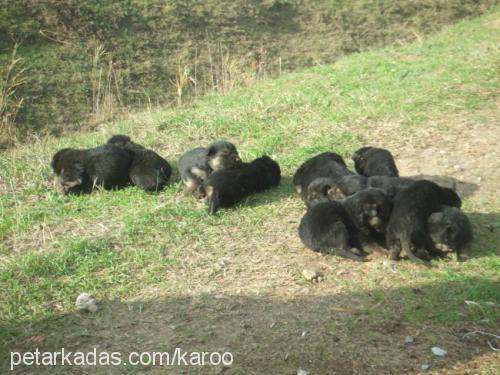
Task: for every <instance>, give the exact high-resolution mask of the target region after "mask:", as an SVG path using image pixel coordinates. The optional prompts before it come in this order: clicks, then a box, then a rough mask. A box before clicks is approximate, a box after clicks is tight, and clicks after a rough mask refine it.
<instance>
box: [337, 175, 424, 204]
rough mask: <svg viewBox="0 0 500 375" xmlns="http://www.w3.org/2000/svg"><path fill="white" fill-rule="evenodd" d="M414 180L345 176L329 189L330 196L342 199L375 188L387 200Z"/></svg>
mask: <svg viewBox="0 0 500 375" xmlns="http://www.w3.org/2000/svg"><path fill="white" fill-rule="evenodd" d="M414 182H415V180H412V179H411V178H405V177H388V176H371V177H364V176H359V175H356V176H345V177H342V178H341V179H340V180H339V181H338V182H337V183H336V184H335V185H334V186H332V187H331V189H332V191H331V193H330V195H331V196H332V197H334V198H335V199H342V198H345V197H348V196H349V195H352V194H354V193H357V192H358V191H361V190H363V189H366V188H370V187H372V188H376V189H380V190H382V191H383V192H384V193H385V194H387V195H388V196H389V198H394V197H395V196H396V194H397V193H399V192H400V191H401V190H403V189H404V188H407V187H408V186H410V185H411V184H412V183H414Z"/></svg>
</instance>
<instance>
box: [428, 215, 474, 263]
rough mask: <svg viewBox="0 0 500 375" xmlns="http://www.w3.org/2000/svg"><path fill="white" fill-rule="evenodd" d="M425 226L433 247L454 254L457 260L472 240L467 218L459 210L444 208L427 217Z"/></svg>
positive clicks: (470, 227)
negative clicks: (426, 225)
mask: <svg viewBox="0 0 500 375" xmlns="http://www.w3.org/2000/svg"><path fill="white" fill-rule="evenodd" d="M427 224H428V228H429V235H430V237H431V239H432V241H433V243H434V246H435V247H436V248H437V249H439V250H441V251H443V252H454V253H455V255H456V258H457V260H460V259H462V255H463V254H462V250H463V249H464V248H466V247H467V245H468V244H469V243H470V242H471V241H472V239H473V234H472V225H471V222H470V221H469V218H468V217H467V216H466V215H465V214H464V213H463V212H462V211H461V210H460V209H458V208H456V207H450V206H446V207H444V210H443V211H441V212H436V213H433V214H432V215H431V216H429V219H428V220H427ZM431 251H432V249H431Z"/></svg>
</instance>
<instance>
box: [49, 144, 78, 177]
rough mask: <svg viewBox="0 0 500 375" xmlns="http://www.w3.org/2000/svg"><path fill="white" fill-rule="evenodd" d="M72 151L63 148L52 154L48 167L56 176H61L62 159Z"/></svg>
mask: <svg viewBox="0 0 500 375" xmlns="http://www.w3.org/2000/svg"><path fill="white" fill-rule="evenodd" d="M72 151H73V149H71V148H63V149H62V150H59V151H57V152H56V153H55V154H54V156H53V157H52V161H51V163H50V166H51V167H52V170H53V171H54V173H55V174H56V175H59V174H61V170H62V169H63V159H64V158H65V157H66V155H68V154H70V153H71V152H72Z"/></svg>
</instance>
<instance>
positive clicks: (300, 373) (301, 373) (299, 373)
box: [297, 368, 309, 375]
mask: <svg viewBox="0 0 500 375" xmlns="http://www.w3.org/2000/svg"><path fill="white" fill-rule="evenodd" d="M297 375H309V371H306V370H304V369H301V368H299V369H298V370H297Z"/></svg>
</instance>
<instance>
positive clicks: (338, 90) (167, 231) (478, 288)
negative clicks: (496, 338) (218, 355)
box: [0, 11, 500, 350]
mask: <svg viewBox="0 0 500 375" xmlns="http://www.w3.org/2000/svg"><path fill="white" fill-rule="evenodd" d="M499 17H500V13H499V12H498V11H497V12H493V13H491V14H489V15H487V16H484V17H480V18H477V19H474V20H471V21H466V22H462V23H460V24H457V25H454V26H452V27H449V28H447V29H446V30H445V31H443V32H442V33H440V34H438V35H436V36H435V37H433V38H431V39H429V40H428V41H425V42H421V43H416V44H412V45H409V46H405V47H400V48H385V49H381V50H374V51H371V52H366V53H361V54H355V55H352V56H349V57H346V58H343V59H341V60H340V61H339V62H338V63H336V64H334V65H323V66H318V67H315V68H311V69H306V70H303V71H300V72H296V73H291V74H286V75H284V76H282V77H280V78H278V79H272V80H265V81H262V82H259V83H258V84H256V85H254V86H252V87H250V88H241V89H237V90H234V91H232V92H230V93H228V94H227V95H224V96H219V95H211V96H207V97H204V98H202V99H200V100H199V101H197V102H196V103H194V104H193V105H192V106H186V107H183V108H178V109H167V110H162V111H159V112H153V113H147V112H146V113H140V114H136V115H133V116H130V117H129V118H127V119H124V120H120V121H118V122H114V123H110V124H106V125H104V126H103V127H102V128H101V129H99V131H95V132H90V133H80V134H71V135H68V136H66V137H63V138H59V139H54V138H52V139H49V138H46V139H41V140H39V141H36V142H34V143H33V144H30V145H20V146H19V147H18V148H16V149H13V150H10V151H9V152H6V153H3V154H2V155H1V157H0V189H1V193H2V194H1V195H0V259H1V263H0V300H1V301H2V303H1V304H0V319H1V321H0V330H1V331H3V332H5V334H2V335H1V337H0V341H1V345H2V346H1V347H2V350H3V349H4V348H9V347H10V346H11V345H13V343H19V340H22V339H23V338H25V336H26V335H27V333H26V332H25V331H23V329H22V327H23V326H26V325H27V324H28V325H29V328H27V330H28V331H27V332H32V331H37V330H38V331H42V332H47V331H51V332H52V335H53V341H52V342H51V345H57V343H59V341H58V340H62V339H63V337H64V335H65V334H64V332H66V331H65V330H67V329H69V328H68V327H69V326H70V325H72V324H73V325H77V326H78V324H79V323H78V319H77V318H75V317H71V318H68V321H67V322H66V323H61V321H60V320H59V318H60V317H61V316H68V314H71V313H73V312H74V307H73V303H74V300H75V298H76V296H77V295H78V294H79V293H80V292H82V291H88V292H91V293H94V294H95V295H96V296H98V298H99V299H102V300H106V299H113V298H118V297H120V298H125V299H126V298H129V297H134V296H141V293H143V292H144V291H145V290H147V289H148V288H158V289H161V290H162V291H164V292H165V293H167V294H172V295H178V294H182V293H183V292H185V291H186V290H191V289H192V290H203V288H205V287H206V288H214V289H217V288H222V290H224V288H228V290H231V291H232V289H230V286H229V285H230V284H232V283H229V284H222V286H221V285H219V282H222V283H223V282H224V278H223V277H222V271H217V272H215V273H213V272H211V269H212V267H213V264H214V263H216V262H218V260H219V259H221V258H224V257H230V258H231V260H232V264H233V266H234V269H232V270H231V271H228V272H232V273H230V275H229V276H228V277H230V278H234V280H233V281H234V282H235V283H236V282H237V281H238V279H239V277H248V276H253V274H252V273H251V272H252V271H251V270H252V264H253V263H252V258H251V256H252V255H253V254H257V255H258V254H261V256H262V254H266V258H267V257H268V258H269V259H270V260H269V262H270V264H272V267H273V268H272V270H273V271H270V272H276V273H277V274H278V275H280V278H284V279H286V280H296V279H297V278H299V279H300V276H297V275H299V274H300V270H298V272H295V271H292V270H290V271H288V270H287V267H288V266H292V267H293V266H294V265H293V264H292V263H289V262H292V261H291V260H289V259H288V257H289V255H288V254H291V255H290V257H291V259H300V257H301V256H302V255H298V254H301V252H305V251H306V250H304V249H303V248H301V246H300V244H299V243H298V242H297V239H296V234H295V231H296V225H297V220H299V218H300V215H301V214H302V212H303V211H302V204H301V202H299V199H298V198H297V197H296V196H295V195H294V192H293V189H292V186H291V181H290V176H291V175H292V173H293V171H294V170H295V168H296V167H297V166H298V165H299V164H300V163H301V162H302V161H303V160H304V159H306V158H307V157H310V156H312V155H314V154H316V153H318V152H321V151H325V150H334V151H336V152H338V153H340V154H341V155H343V156H346V157H348V156H349V155H350V153H352V151H354V150H355V149H356V148H358V147H360V146H361V145H362V144H363V143H364V142H365V141H366V139H368V140H369V139H370V131H372V130H374V129H376V128H377V127H378V126H382V125H380V124H383V123H385V122H390V123H394V124H397V128H396V129H397V130H396V131H397V134H395V135H394V137H399V138H401V139H404V138H405V137H412V134H413V133H414V132H415V131H417V130H418V129H420V128H422V127H425V126H428V127H432V126H436V124H440V125H439V126H443V125H442V122H440V120H443V121H445V119H446V118H447V116H449V115H450V114H453V113H455V112H457V111H460V112H461V113H464V116H466V115H473V114H474V113H476V112H478V111H488V110H491V109H493V108H494V107H495V105H496V104H497V103H498V92H499V82H498V70H497V68H498V58H499V54H498V45H499V44H500V33H499V31H498V27H495V26H494V25H495V21H496V22H497V23H498V21H497V20H498V18H499ZM446 126H449V127H453V124H448V125H446ZM118 132H121V133H128V134H130V135H131V136H133V137H134V138H135V139H136V140H137V141H138V142H140V143H142V144H144V145H146V146H151V147H154V148H155V149H156V150H157V151H159V152H160V154H162V155H163V156H165V157H166V158H167V159H168V160H169V161H173V160H176V159H177V157H178V156H179V155H180V154H181V153H182V152H183V151H185V150H186V149H188V148H190V147H192V146H198V145H200V144H206V143H208V142H209V141H210V140H213V139H217V138H226V139H230V140H232V141H233V142H234V143H235V144H237V146H238V148H239V150H240V152H241V155H242V157H243V158H244V159H246V160H248V159H251V158H253V157H256V156H259V155H260V154H263V153H267V154H270V155H272V156H273V157H274V158H276V159H277V160H278V161H279V163H280V165H281V167H282V170H283V176H284V177H283V183H282V184H281V186H280V187H279V188H277V189H275V190H272V191H269V192H267V193H265V194H260V195H257V196H254V197H250V198H249V199H248V200H246V201H245V202H243V203H242V204H240V205H239V206H238V207H237V208H235V209H228V210H223V211H222V212H221V214H220V215H219V216H216V217H210V216H208V215H207V214H206V211H205V210H206V209H205V206H204V205H203V204H201V203H199V202H197V201H195V200H194V199H192V198H190V197H185V196H183V194H182V187H181V184H180V183H179V182H177V181H175V182H173V183H172V184H171V185H170V186H168V187H167V188H166V190H165V191H164V192H162V193H160V194H158V195H155V194H146V193H144V192H142V191H141V190H139V189H137V188H128V189H124V190H121V191H114V192H97V193H94V194H92V195H88V196H80V197H74V196H69V197H61V196H59V195H58V194H57V193H56V192H55V191H54V189H53V187H52V182H51V179H52V177H51V171H50V159H51V155H52V154H53V153H54V152H55V151H56V150H57V149H59V148H62V147H69V146H70V147H91V146H95V145H98V144H101V143H103V142H104V141H105V139H106V137H108V136H109V135H111V134H113V133H118ZM389 136H390V135H389ZM474 199H475V198H470V199H468V200H466V201H465V203H464V207H465V210H466V212H468V213H470V216H471V220H472V222H473V225H474V229H475V232H476V239H475V241H474V244H473V250H474V252H475V253H476V254H477V257H476V258H474V259H472V260H470V261H468V262H465V263H460V264H456V263H454V262H451V261H440V262H436V267H434V268H432V269H430V270H427V269H420V268H418V267H414V266H412V265H408V264H407V263H406V262H401V266H400V267H401V268H400V270H399V271H398V273H397V275H392V274H390V273H386V272H375V273H374V274H372V275H367V276H366V277H365V278H364V279H363V280H361V281H359V280H355V279H353V280H351V279H348V278H347V279H346V278H344V279H339V280H335V275H334V274H333V275H331V276H330V279H327V281H326V282H325V285H326V286H327V287H331V288H337V287H340V288H342V293H343V294H344V295H346V296H347V298H348V297H349V296H351V295H352V296H354V297H356V298H359V299H360V300H361V301H363V302H361V306H368V305H373V304H375V303H378V302H384V301H390V302H385V303H386V304H387V303H388V304H389V305H388V308H381V309H377V310H369V311H368V310H367V311H366V314H368V316H370V317H372V318H373V319H374V321H386V320H390V319H391V318H393V317H395V316H396V315H397V316H402V317H404V319H405V320H408V321H409V322H417V323H418V322H424V323H425V324H431V325H432V324H437V325H441V324H442V325H446V324H451V323H453V322H464V324H466V323H471V324H472V323H474V324H478V325H480V324H491V325H494V324H495V322H498V320H499V319H500V315H499V310H498V308H496V307H492V306H490V305H487V304H482V303H484V302H488V301H489V302H496V303H500V289H499V288H498V285H499V282H500V280H499V277H498V275H499V271H500V262H499V260H498V255H499V249H500V238H499V236H498V227H499V217H498V212H499V211H500V200H498V199H497V200H494V201H492V202H488V204H483V203H482V201H481V200H480V199H479V200H477V201H476V200H474ZM486 225H493V227H494V228H496V229H495V230H496V231H495V230H493V231H492V230H490V229H488V227H486ZM276 233H280V234H283V235H284V238H286V241H284V242H283V243H281V242H280V239H279V238H280V237H279V236H276ZM290 248H291V249H292V250H290ZM298 249H300V250H298ZM290 251H291V252H290ZM257 255H256V256H257ZM262 262H263V263H255V264H261V267H262V269H263V270H264V269H265V268H266V259H264V260H263V261H262ZM297 262H298V261H297ZM325 262H329V263H331V264H332V265H333V266H335V267H341V268H342V267H345V268H347V269H349V267H351V265H350V263H349V264H345V263H344V261H337V260H335V259H333V260H325ZM249 265H250V266H249ZM344 265H345V266H344ZM274 267H277V268H276V271H275V268H274ZM295 267H297V266H296V265H295ZM294 272H295V273H294ZM240 275H241V276H240ZM260 275H261V274H260V273H259V274H258V276H256V277H257V278H260V277H262V276H260ZM250 278H251V279H252V277H250ZM380 278H382V281H380ZM279 280H280V279H274V278H273V276H269V279H268V280H266V276H264V278H263V279H262V280H261V281H262V283H261V284H258V285H259V286H255V289H256V290H259V293H264V294H265V293H271V292H272V291H273V290H277V291H278V292H279V291H280V288H281V287H282V286H281V285H280V281H279ZM249 284H250V285H251V282H249ZM242 288H244V285H243V286H242ZM273 288H275V289H273ZM415 290H418V292H415ZM232 292H234V291H232ZM200 294H203V293H202V292H200ZM465 300H472V301H476V302H479V303H481V307H479V308H475V307H471V306H467V305H465V303H464V301H465ZM443 302H444V303H443ZM382 306H385V304H382ZM363 308H364V307H363ZM482 322H483V323H482ZM484 322H486V323H484ZM488 322H489V323H488ZM344 323H345V325H346V326H347V327H350V329H351V330H353V331H356V330H359V329H364V328H366V325H365V324H364V321H363V320H358V319H357V318H352V317H348V318H346V319H345V321H344ZM297 324H298V323H297ZM58 327H59V328H58ZM78 329H83V328H78ZM38 331H37V332H38Z"/></svg>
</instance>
